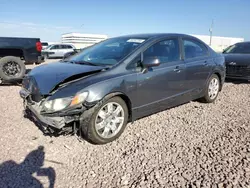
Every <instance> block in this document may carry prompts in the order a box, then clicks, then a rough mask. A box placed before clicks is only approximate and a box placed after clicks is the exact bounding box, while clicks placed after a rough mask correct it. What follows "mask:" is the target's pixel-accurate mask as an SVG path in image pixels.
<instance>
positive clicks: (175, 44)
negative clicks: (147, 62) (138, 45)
mask: <svg viewBox="0 0 250 188" xmlns="http://www.w3.org/2000/svg"><path fill="white" fill-rule="evenodd" d="M148 57H157V58H158V59H159V60H160V62H161V63H167V62H172V61H178V60H180V49H179V41H178V39H177V38H175V39H167V40H163V41H160V42H157V43H156V44H154V45H152V46H151V47H149V48H148V49H147V50H146V51H145V52H144V53H143V58H144V59H145V58H148Z"/></svg>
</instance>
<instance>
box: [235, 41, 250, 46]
mask: <svg viewBox="0 0 250 188" xmlns="http://www.w3.org/2000/svg"><path fill="white" fill-rule="evenodd" d="M236 44H249V45H250V41H245V42H237V43H236Z"/></svg>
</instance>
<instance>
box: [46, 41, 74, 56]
mask: <svg viewBox="0 0 250 188" xmlns="http://www.w3.org/2000/svg"><path fill="white" fill-rule="evenodd" d="M74 50H75V47H74V46H73V45H71V44H51V45H49V46H48V47H47V48H45V49H44V50H42V55H43V56H44V59H47V58H63V56H64V54H66V53H68V52H73V51H74Z"/></svg>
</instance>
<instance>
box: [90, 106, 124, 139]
mask: <svg viewBox="0 0 250 188" xmlns="http://www.w3.org/2000/svg"><path fill="white" fill-rule="evenodd" d="M124 120H125V115H124V109H123V108H122V106H121V105H120V104H118V103H116V102H109V103H107V104H105V105H104V106H103V107H102V108H101V109H100V110H99V111H98V113H97V116H96V119H95V129H96V132H97V134H98V135H99V136H100V137H102V138H105V139H107V138H112V137H114V136H115V135H117V134H118V133H119V131H120V130H121V128H122V125H123V123H124Z"/></svg>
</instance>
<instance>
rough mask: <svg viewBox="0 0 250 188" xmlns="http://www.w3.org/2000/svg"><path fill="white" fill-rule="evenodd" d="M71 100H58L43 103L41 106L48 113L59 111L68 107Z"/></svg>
mask: <svg viewBox="0 0 250 188" xmlns="http://www.w3.org/2000/svg"><path fill="white" fill-rule="evenodd" d="M70 102H71V98H59V99H54V100H48V101H45V102H44V104H43V106H44V107H45V109H46V110H48V111H59V110H62V109H64V108H66V107H67V106H69V104H70Z"/></svg>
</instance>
